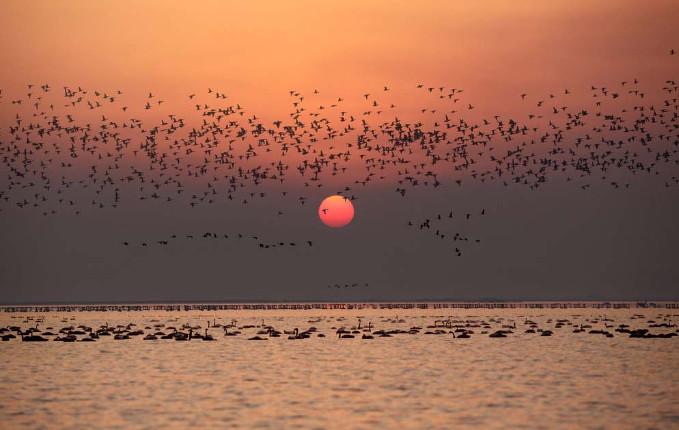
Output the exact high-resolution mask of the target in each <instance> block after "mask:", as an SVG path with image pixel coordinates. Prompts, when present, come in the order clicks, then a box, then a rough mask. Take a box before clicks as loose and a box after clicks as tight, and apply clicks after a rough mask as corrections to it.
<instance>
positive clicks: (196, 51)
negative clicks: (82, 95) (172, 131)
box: [0, 0, 679, 114]
mask: <svg viewBox="0 0 679 430" xmlns="http://www.w3.org/2000/svg"><path fill="white" fill-rule="evenodd" d="M0 9H1V11H2V12H1V13H0V51H1V52H2V57H3V61H2V63H3V67H2V68H0V82H1V85H0V87H2V88H3V89H5V90H6V91H7V90H9V89H11V88H14V87H19V86H21V85H24V84H26V83H28V82H34V83H44V82H49V83H51V84H52V85H54V86H55V87H57V88H60V87H61V86H62V85H82V86H83V87H85V86H86V87H90V88H93V87H98V88H109V89H113V88H122V89H124V90H125V91H126V93H128V94H139V95H141V94H145V93H146V92H147V91H148V90H153V91H155V92H156V93H158V94H161V95H162V96H163V97H166V98H167V99H169V100H170V101H172V100H173V99H175V98H176V99H182V98H183V97H185V95H186V94H187V93H188V92H196V91H202V90H204V89H206V88H207V87H213V88H218V89H220V90H222V91H224V92H226V93H227V94H228V95H230V96H231V97H232V99H233V100H237V101H239V102H242V103H247V106H248V107H249V108H250V109H251V110H253V111H256V112H259V113H260V114H265V113H266V112H271V113H272V114H274V113H275V114H280V113H287V112H288V106H289V103H288V102H289V100H288V98H287V94H288V93H287V91H288V90H289V89H297V90H300V91H302V92H305V93H308V92H311V91H312V89H313V88H318V89H319V90H320V91H321V95H325V96H326V97H327V98H328V99H334V98H335V97H337V96H342V97H345V98H346V99H347V102H348V103H350V102H354V99H356V101H355V103H359V102H360V95H361V94H363V93H364V92H366V91H377V90H378V89H380V88H382V86H383V85H389V86H390V87H393V88H394V89H396V90H402V91H401V92H400V93H399V94H398V95H394V96H393V97H395V98H397V99H396V100H394V101H395V102H397V103H398V104H399V107H400V109H403V110H408V109H413V110H416V109H418V108H419V106H415V104H414V103H412V99H411V97H413V96H412V94H411V93H410V92H409V91H410V90H411V89H412V87H413V86H414V84H415V83H417V82H423V83H425V84H426V85H445V86H453V87H457V88H465V90H466V92H467V95H468V96H469V97H471V98H472V99H473V100H474V101H475V102H476V103H479V104H481V106H479V108H480V109H486V108H487V109H489V112H491V111H492V112H495V111H497V110H498V109H509V108H510V107H511V106H509V107H508V106H507V105H508V104H509V105H513V104H515V100H516V96H517V95H518V94H520V93H522V92H528V93H537V92H541V93H544V92H548V91H555V90H557V89H559V88H561V87H564V86H570V87H576V88H577V87H583V88H584V87H587V86H588V85H590V84H606V83H608V82H609V81H610V82H617V81H619V80H622V79H630V78H632V77H638V78H639V79H640V80H642V81H645V82H648V81H651V80H654V81H655V80H657V81H659V82H660V81H661V80H662V79H667V78H668V76H666V74H667V70H668V68H669V67H670V66H671V64H673V63H672V62H671V58H669V56H668V51H669V49H670V48H671V47H674V48H678V47H679V32H678V31H677V30H676V23H677V22H679V7H677V3H676V1H674V0H669V1H654V2H650V3H646V4H644V5H643V7H642V5H641V4H639V3H638V2H633V1H620V0H609V1H600V2H572V1H568V0H566V1H484V2H475V1H474V2H472V1H450V0H441V1H431V0H430V1H394V0H380V1H354V2H347V1H334V0H331V1H323V2H317V1H309V0H303V1H293V2H281V1H277V0H269V1H252V2H250V1H247V2H244V1H201V2H186V1H177V0H170V1H167V0H162V1H160V0H158V1H141V2H125V1H108V0H104V1H96V2H92V1H87V0H84V1H71V2H55V1H49V0H44V1H43V0H39V1H30V2H25V1H17V0H9V1H4V2H2V5H0Z"/></svg>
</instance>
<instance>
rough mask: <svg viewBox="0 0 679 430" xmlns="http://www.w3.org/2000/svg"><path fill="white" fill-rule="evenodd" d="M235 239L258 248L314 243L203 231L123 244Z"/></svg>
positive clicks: (135, 244)
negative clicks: (269, 239) (266, 239)
mask: <svg viewBox="0 0 679 430" xmlns="http://www.w3.org/2000/svg"><path fill="white" fill-rule="evenodd" d="M229 239H233V240H237V241H247V242H250V243H253V244H255V245H256V246H258V247H259V248H263V249H273V248H286V247H296V246H298V245H299V246H305V247H312V246H313V245H314V242H313V241H311V240H306V241H304V242H300V243H298V242H271V241H263V240H262V239H261V238H260V237H259V236H252V235H245V234H243V233H236V234H230V235H229V234H228V233H214V232H205V233H202V234H186V235H183V236H180V235H177V234H172V235H170V236H169V237H167V238H164V239H161V240H156V241H140V242H132V241H124V242H123V245H124V246H142V247H146V246H150V245H156V246H168V245H170V244H171V243H173V242H179V241H185V240H229Z"/></svg>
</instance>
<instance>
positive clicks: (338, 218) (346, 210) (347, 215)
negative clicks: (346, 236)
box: [318, 195, 354, 228]
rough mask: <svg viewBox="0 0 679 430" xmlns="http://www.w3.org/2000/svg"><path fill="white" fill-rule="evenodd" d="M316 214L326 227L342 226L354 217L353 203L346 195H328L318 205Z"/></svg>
mask: <svg viewBox="0 0 679 430" xmlns="http://www.w3.org/2000/svg"><path fill="white" fill-rule="evenodd" d="M318 216H319V218H321V221H323V224H325V225H327V226H328V227H333V228H340V227H344V226H346V225H348V224H349V223H351V221H352V220H353V219H354V205H352V204H351V200H349V199H348V198H346V197H343V196H339V195H334V196H329V197H326V198H325V199H324V200H323V201H322V202H321V205H320V206H319V207H318Z"/></svg>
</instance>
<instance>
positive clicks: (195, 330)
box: [0, 314, 679, 342]
mask: <svg viewBox="0 0 679 430" xmlns="http://www.w3.org/2000/svg"><path fill="white" fill-rule="evenodd" d="M539 317H540V316H538V317H529V316H518V317H516V318H508V317H503V316H500V315H497V316H490V317H487V318H481V317H467V318H461V317H454V316H438V317H434V318H435V319H434V320H431V318H432V317H427V316H420V317H405V318H404V317H401V318H399V317H398V316H395V317H394V318H388V317H384V316H382V317H376V318H379V324H382V325H384V328H378V327H377V326H375V325H373V323H372V320H368V321H367V323H366V322H365V321H366V320H367V318H366V317H357V319H356V320H355V322H354V323H351V324H349V323H348V319H347V317H343V316H338V317H314V318H311V319H308V320H307V323H308V324H310V325H309V326H308V327H306V328H305V329H302V330H300V329H299V327H293V328H287V329H284V328H277V327H275V326H274V325H273V324H272V323H266V322H265V320H264V319H261V320H255V319H253V320H252V321H250V322H249V323H245V324H243V323H240V324H239V321H238V320H236V319H230V320H224V319H219V320H218V319H217V318H212V319H208V320H206V321H204V322H202V323H201V322H198V323H196V322H193V323H191V322H185V323H182V324H180V323H179V319H178V318H173V319H168V320H166V321H165V322H161V320H159V319H150V320H148V321H147V322H145V323H140V324H139V325H138V324H136V323H134V322H127V323H126V324H116V325H109V324H108V322H104V323H103V324H101V325H99V326H98V327H93V326H88V325H84V324H79V325H77V326H76V325H75V324H76V323H74V322H73V321H74V320H75V317H70V319H69V318H63V319H61V323H62V324H63V325H62V327H59V328H56V327H53V326H48V327H46V328H45V329H44V330H42V329H41V328H40V325H41V324H42V323H44V318H42V317H18V316H17V317H12V318H20V319H22V323H24V324H28V325H29V327H27V328H22V327H21V326H18V325H9V326H6V327H0V339H2V341H10V340H12V339H20V340H22V341H24V342H44V341H48V340H53V341H61V342H95V341H97V340H100V339H104V338H110V339H113V340H130V339H135V338H137V339H143V340H147V341H156V340H175V341H191V340H203V341H215V340H217V337H216V335H215V334H211V333H210V330H212V333H215V332H216V333H219V334H220V335H221V336H223V337H226V338H231V337H240V338H242V339H247V340H268V339H272V338H280V337H287V338H288V339H290V340H297V339H309V338H312V337H314V338H324V337H326V334H325V333H323V330H324V329H321V328H318V327H317V326H316V325H322V326H323V327H325V329H329V330H330V331H331V332H332V334H333V335H334V337H336V338H338V339H353V338H360V339H363V340H372V339H375V338H390V337H396V336H401V335H420V334H423V335H445V336H449V337H452V338H455V339H468V338H471V337H472V336H487V337H490V338H507V337H510V336H522V335H523V336H556V335H566V333H568V332H570V333H573V334H576V335H580V334H590V335H599V336H604V337H608V338H611V337H615V336H616V334H617V335H618V336H627V337H629V338H645V339H658V338H662V339H667V338H672V337H677V336H679V327H678V326H677V323H676V317H679V315H676V314H674V315H671V314H660V315H658V317H657V318H655V317H654V318H648V317H646V316H645V315H643V314H634V315H632V316H631V317H630V318H629V319H624V320H623V321H622V322H617V323H616V321H615V320H614V319H613V318H611V317H610V316H608V317H607V316H606V315H600V316H596V317H583V316H581V315H571V316H570V317H568V318H548V319H545V320H544V321H540V322H538V320H540V319H541V318H539ZM427 319H429V320H428V321H426V320H427ZM276 320H277V321H279V322H281V321H284V318H282V317H279V318H276ZM422 320H425V321H424V322H425V324H421V322H422ZM204 323H206V326H204V325H203V324H204ZM314 324H315V325H314ZM632 324H634V325H636V326H637V327H632V326H631V325H632ZM142 327H143V328H142ZM651 330H653V332H651Z"/></svg>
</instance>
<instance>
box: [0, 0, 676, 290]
mask: <svg viewBox="0 0 679 430" xmlns="http://www.w3.org/2000/svg"><path fill="white" fill-rule="evenodd" d="M677 22H679V8H678V7H677V3H676V1H654V2H651V3H647V4H644V5H643V7H642V6H641V5H640V4H639V3H638V2H632V1H619V0H615V1H600V2H572V1H525V2H524V1H515V2H500V1H488V2H471V1H470V2H461V1H450V0H442V1H409V2H406V1H393V0H388V1H387V0H385V1H370V2H366V1H356V2H347V1H323V2H315V1H295V2H280V1H252V2H240V1H238V2H236V1H233V2H231V1H201V2H185V1H143V2H135V3H132V2H130V3H127V2H120V1H97V2H90V1H74V2H68V3H66V2H52V1H32V2H24V1H4V2H2V4H1V5H0V59H2V64H3V66H2V67H1V68H0V89H2V96H3V98H0V127H1V129H2V130H1V131H0V136H1V137H2V139H7V138H8V135H7V130H8V129H9V127H10V126H11V125H12V124H13V121H14V119H15V113H16V109H17V108H16V106H15V105H12V104H11V103H10V100H12V99H15V98H18V97H24V96H25V94H26V91H27V90H26V88H27V87H26V85H27V84H35V85H41V84H44V83H49V84H50V85H51V86H52V87H53V88H55V89H56V91H57V92H59V91H61V88H62V87H64V86H69V87H71V88H75V87H78V86H82V87H83V88H87V89H89V90H91V91H94V90H95V89H98V90H100V91H108V92H111V93H113V92H114V91H116V90H118V89H120V90H121V91H122V92H123V93H124V97H125V98H126V102H127V103H128V104H129V106H130V109H129V111H128V112H126V114H129V115H140V116H141V115H144V118H145V119H147V120H148V121H152V120H160V119H161V118H163V117H166V116H167V114H168V113H176V114H179V115H190V114H191V112H192V110H193V103H192V102H188V100H187V95H188V94H192V93H199V94H204V93H205V92H206V90H207V88H212V89H215V90H218V91H221V92H224V93H225V94H227V95H228V97H229V100H230V101H233V102H234V103H235V102H237V103H240V104H242V105H243V106H244V107H245V108H246V109H247V111H248V112H251V113H255V114H257V115H258V116H259V117H260V118H264V119H268V120H272V119H275V118H279V117H281V116H285V115H287V113H288V112H290V96H289V90H293V89H294V90H297V91H300V92H301V93H303V94H305V95H306V97H307V99H308V100H309V101H310V103H316V104H324V105H326V106H327V105H328V104H329V103H332V102H333V101H335V100H337V98H339V97H341V98H343V99H345V100H344V103H345V105H343V106H344V108H343V109H345V110H347V111H350V112H354V111H360V109H365V107H364V101H365V100H364V98H363V96H362V95H363V94H364V93H371V94H377V93H380V91H382V88H383V87H384V86H388V87H389V88H390V91H389V92H388V93H387V92H383V93H380V94H381V96H380V97H382V99H380V102H381V103H383V104H384V105H389V104H394V105H395V108H393V111H392V112H393V113H390V115H392V116H394V115H396V116H399V117H403V118H408V117H411V118H416V117H417V115H418V113H419V112H420V109H421V108H423V107H425V106H426V103H428V102H427V101H426V99H424V98H422V95H421V91H419V92H418V90H417V88H416V85H417V84H419V83H422V84H424V86H425V88H426V87H428V86H431V87H438V86H445V87H446V88H451V87H453V88H458V89H460V88H462V89H464V93H463V96H462V97H463V103H464V104H465V105H466V104H473V105H474V106H475V109H474V110H473V111H468V112H467V113H466V116H465V118H467V117H468V118H469V119H470V120H475V121H480V120H481V118H485V117H492V116H493V115H494V114H498V115H516V116H519V115H526V114H527V113H530V108H528V107H527V104H526V103H522V99H521V97H520V94H522V93H527V94H528V99H530V100H537V99H539V98H540V97H548V94H550V93H555V94H556V93H558V94H561V93H563V91H564V89H565V88H568V89H569V90H570V91H571V92H572V98H571V99H570V101H569V103H573V104H575V105H577V104H578V103H590V102H589V98H590V97H591V96H590V93H588V92H587V91H588V90H589V88H590V87H591V86H592V85H594V86H597V87H601V86H606V87H615V86H619V85H620V82H621V81H628V82H629V81H632V80H634V79H635V78H636V79H638V81H639V82H640V84H639V85H641V86H642V88H644V90H645V91H647V93H648V97H647V99H646V102H647V103H649V104H651V103H654V102H658V101H659V100H660V97H661V91H660V89H661V87H662V86H663V85H664V82H665V81H666V80H668V79H675V80H676V79H677V78H679V73H678V71H679V60H678V58H679V56H678V55H674V56H671V55H669V52H670V49H675V50H678V49H679V31H677V29H676V25H677V24H676V23H677ZM314 89H317V90H318V92H319V94H318V95H314V94H313V91H314ZM150 91H152V92H153V93H154V94H155V95H156V98H162V99H163V100H164V101H165V103H164V104H163V105H162V106H160V107H158V109H156V110H153V111H152V112H144V108H143V106H144V99H145V97H146V95H147V94H148V92H150ZM122 97H123V96H122V95H121V98H122ZM314 97H315V98H314ZM533 105H534V104H533ZM119 114H120V115H122V113H119ZM87 115H90V114H88V113H87V112H84V113H83V118H88V117H87ZM675 121H676V120H675ZM336 144H337V145H340V144H342V142H341V140H338V142H337V143H336ZM266 157H269V158H266ZM272 157H273V158H272ZM265 159H267V160H276V156H275V155H274V154H270V155H267V156H265ZM0 169H5V167H4V166H0ZM674 169H675V171H677V170H679V169H677V167H676V166H675V167H674ZM0 173H1V174H2V179H0V188H2V189H5V188H6V187H7V185H8V184H7V179H5V178H6V174H7V172H6V170H0ZM676 173H679V172H676ZM362 176H365V175H364V172H362V171H360V172H358V171H357V172H356V173H355V174H353V172H351V171H350V172H349V173H348V176H347V177H342V178H328V182H327V183H326V184H325V186H324V187H322V188H314V189H309V188H306V189H305V188H304V187H303V185H302V183H301V182H302V181H299V183H294V182H290V183H289V184H288V185H287V187H288V188H287V189H288V191H289V192H290V193H291V194H295V195H297V194H301V193H303V194H304V195H305V196H307V197H308V203H307V204H305V205H303V206H301V205H299V204H297V203H296V202H294V201H289V200H284V199H281V200H280V201H279V200H275V199H274V198H271V199H263V200H260V201H254V202H252V203H251V204H249V205H247V206H243V205H241V204H239V203H238V202H224V203H218V204H214V205H210V206H203V207H197V208H191V207H188V206H187V205H184V206H179V205H168V204H163V203H162V202H149V201H144V202H141V201H132V202H129V203H126V204H123V205H121V206H120V207H118V208H116V209H110V208H108V209H102V210H90V209H88V208H84V209H83V210H82V213H81V214H80V215H78V216H74V215H73V214H66V213H60V214H57V215H55V216H51V217H45V216H43V215H42V214H41V212H40V210H31V209H17V208H16V207H11V206H7V205H4V206H0V207H1V208H2V211H1V212H0V240H2V244H3V246H2V247H1V248H0V302H5V303H11V302H49V301H60V302H74V301H142V300H143V301H165V300H180V301H201V300H248V299H252V300H272V301H276V300H366V299H375V300H408V299H413V300H416V299H417V300H421V299H432V300H436V299H480V298H500V299H522V298H529V299H679V264H677V255H678V253H677V244H679V224H678V223H677V219H679V191H678V190H679V188H677V187H676V186H675V187H669V188H668V187H664V186H663V182H662V181H661V180H659V179H657V178H653V177H635V178H634V179H633V180H632V186H631V187H630V188H629V189H624V190H623V189H614V188H612V187H610V186H606V185H605V184H601V185H597V184H596V182H595V183H594V184H593V185H592V187H591V188H590V189H588V190H582V189H581V188H580V187H579V186H574V185H572V184H569V183H566V182H564V181H559V180H557V181H554V182H552V183H549V184H547V185H546V186H543V187H541V188H540V189H538V190H537V191H531V190H529V189H527V188H521V187H503V186H502V185H501V184H498V183H480V182H473V181H470V182H466V183H465V186H464V187H458V186H456V185H455V184H454V183H453V182H452V181H448V182H445V181H444V183H443V185H442V186H441V187H439V188H436V189H432V188H421V189H419V190H418V191H417V192H410V193H409V194H408V196H407V198H403V197H401V196H400V195H398V194H397V193H395V192H394V188H395V186H396V185H395V184H394V183H390V182H389V181H385V182H383V183H374V184H372V185H371V186H369V187H362V188H354V190H355V191H354V194H355V195H356V197H357V198H358V200H356V201H355V202H354V205H355V208H356V218H355V220H354V222H353V223H352V224H351V225H350V226H348V227H346V228H343V229H338V230H333V229H329V228H327V227H325V226H323V225H322V224H321V223H320V222H319V220H318V217H317V216H316V209H317V206H318V204H319V203H320V201H321V200H322V199H323V198H324V197H325V196H327V195H329V194H333V193H334V192H335V191H337V190H339V189H341V187H343V186H345V185H350V186H353V184H352V182H353V180H356V179H358V178H361V177H362ZM677 176H679V175H677ZM349 179H351V180H349ZM295 187H297V188H295ZM268 191H270V192H271V193H272V194H273V191H272V190H268ZM482 209H485V210H486V215H485V216H483V217H481V216H478V214H479V213H480V211H481V210H482ZM278 210H283V211H284V212H285V216H277V215H276V212H277V211H278ZM450 210H453V211H455V212H456V213H459V214H460V215H461V214H464V213H472V214H473V217H472V219H471V220H469V221H468V222H467V221H462V220H460V221H459V222H458V221H455V222H458V224H456V225H455V228H457V229H458V230H459V231H463V232H464V233H465V234H468V235H470V236H471V237H474V238H480V239H481V243H479V244H474V246H472V245H465V249H464V255H463V256H462V257H455V256H454V254H453V253H451V250H450V248H451V247H450V244H449V243H444V242H443V241H437V240H436V239H434V238H432V236H431V235H426V234H419V233H418V232H415V231H413V229H408V228H407V226H406V223H407V222H408V221H409V220H413V221H415V220H421V219H424V218H427V217H431V216H434V215H436V214H437V213H446V214H447V213H448V211H450ZM204 231H215V232H224V233H235V232H241V233H243V234H248V235H250V234H252V235H260V236H262V237H270V238H273V239H274V240H279V239H280V240H285V241H288V240H295V241H300V242H303V241H305V240H312V241H313V242H314V246H313V247H312V248H309V247H306V248H305V247H299V248H297V249H294V250H289V249H276V250H261V249H259V248H257V247H253V246H243V245H242V244H239V243H237V242H234V241H230V242H209V241H207V242H206V241H193V242H186V241H184V242H182V243H181V244H175V245H174V246H169V247H157V246H155V247H148V248H144V249H142V248H140V247H124V246H122V245H121V242H122V241H128V240H129V241H135V240H136V241H138V240H149V241H154V240H156V239H161V238H163V237H167V236H168V235H171V234H178V235H186V234H200V233H201V232H204ZM452 231H456V230H455V229H453V230H452ZM334 283H340V284H344V283H360V284H362V285H364V284H366V283H367V284H368V286H365V285H364V286H363V287H360V288H351V289H334V288H328V287H327V285H328V284H334Z"/></svg>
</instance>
